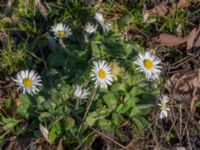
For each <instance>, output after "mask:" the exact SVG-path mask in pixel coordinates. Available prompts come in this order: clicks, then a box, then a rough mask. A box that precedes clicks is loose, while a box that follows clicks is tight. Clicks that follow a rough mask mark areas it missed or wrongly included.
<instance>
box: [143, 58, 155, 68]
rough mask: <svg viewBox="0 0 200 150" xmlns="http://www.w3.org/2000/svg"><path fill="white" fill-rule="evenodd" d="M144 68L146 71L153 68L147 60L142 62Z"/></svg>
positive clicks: (151, 63)
mask: <svg viewBox="0 0 200 150" xmlns="http://www.w3.org/2000/svg"><path fill="white" fill-rule="evenodd" d="M143 63H144V67H145V68H147V69H152V68H153V62H152V61H151V60H149V59H145V60H144V62H143Z"/></svg>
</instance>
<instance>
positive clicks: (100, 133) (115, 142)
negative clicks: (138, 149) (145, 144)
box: [71, 111, 129, 150]
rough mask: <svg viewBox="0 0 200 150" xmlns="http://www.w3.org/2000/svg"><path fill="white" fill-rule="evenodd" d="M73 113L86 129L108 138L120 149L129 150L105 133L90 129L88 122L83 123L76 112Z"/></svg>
mask: <svg viewBox="0 0 200 150" xmlns="http://www.w3.org/2000/svg"><path fill="white" fill-rule="evenodd" d="M71 113H72V114H73V115H74V116H75V117H76V118H77V119H78V120H79V121H80V122H81V123H82V125H85V126H86V127H88V128H89V129H90V130H92V131H94V132H95V133H96V134H98V135H100V136H102V137H104V138H106V139H107V140H109V141H111V142H112V143H114V144H116V145H118V146H119V147H120V148H122V149H123V150H129V149H128V148H127V147H125V146H124V145H122V144H120V143H119V142H117V141H115V140H113V139H112V138H111V137H109V136H107V135H105V134H104V133H102V132H100V131H99V130H97V129H95V128H93V127H90V126H89V125H88V124H87V123H86V122H84V121H83V119H81V118H80V117H79V116H78V115H77V114H76V113H75V112H74V111H71Z"/></svg>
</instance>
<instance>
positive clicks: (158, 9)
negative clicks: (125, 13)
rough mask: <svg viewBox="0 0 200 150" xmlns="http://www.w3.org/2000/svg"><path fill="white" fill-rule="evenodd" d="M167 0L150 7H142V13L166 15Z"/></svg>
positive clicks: (167, 10) (167, 9) (167, 11)
mask: <svg viewBox="0 0 200 150" xmlns="http://www.w3.org/2000/svg"><path fill="white" fill-rule="evenodd" d="M167 4H168V1H163V2H161V3H159V4H157V5H155V6H154V7H153V8H151V9H144V14H146V13H151V14H154V15H160V16H162V15H167V14H168V13H169V6H168V5H167Z"/></svg>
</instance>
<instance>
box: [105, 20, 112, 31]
mask: <svg viewBox="0 0 200 150" xmlns="http://www.w3.org/2000/svg"><path fill="white" fill-rule="evenodd" d="M111 29H112V25H111V23H110V22H106V23H105V24H104V25H103V31H104V32H105V31H109V30H111Z"/></svg>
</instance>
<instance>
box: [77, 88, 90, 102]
mask: <svg viewBox="0 0 200 150" xmlns="http://www.w3.org/2000/svg"><path fill="white" fill-rule="evenodd" d="M88 96H89V92H88V90H87V89H85V88H84V87H83V85H75V87H74V97H75V98H78V99H86V98H88Z"/></svg>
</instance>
